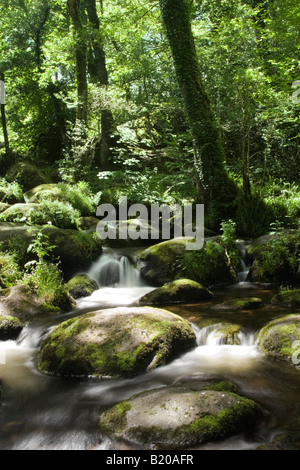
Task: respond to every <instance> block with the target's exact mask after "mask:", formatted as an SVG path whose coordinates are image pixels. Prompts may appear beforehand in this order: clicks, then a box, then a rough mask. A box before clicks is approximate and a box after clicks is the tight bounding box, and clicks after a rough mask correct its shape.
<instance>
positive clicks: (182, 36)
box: [160, 0, 235, 224]
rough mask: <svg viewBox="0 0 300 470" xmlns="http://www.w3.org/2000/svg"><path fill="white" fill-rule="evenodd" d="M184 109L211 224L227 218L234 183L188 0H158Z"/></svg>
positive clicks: (200, 197)
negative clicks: (202, 68) (204, 77)
mask: <svg viewBox="0 0 300 470" xmlns="http://www.w3.org/2000/svg"><path fill="white" fill-rule="evenodd" d="M160 8H161V13H162V18H163V23H164V26H165V29H166V34H167V38H168V41H169V45H170V48H171V51H172V56H173V60H174V65H175V70H176V75H177V80H178V83H179V87H180V90H181V94H182V99H183V104H184V108H185V112H186V115H187V118H188V121H189V125H190V128H191V131H192V134H193V139H194V163H195V170H196V176H197V187H198V202H199V203H203V204H205V213H206V216H207V219H208V220H209V221H210V224H211V223H213V221H214V223H216V222H218V223H219V222H220V220H221V219H223V218H224V219H225V218H228V215H229V213H230V209H232V207H230V206H232V205H233V201H234V199H235V186H234V184H233V183H232V182H231V181H230V179H229V177H228V174H227V172H226V170H225V166H224V161H225V152H224V148H223V145H222V142H221V138H220V132H219V126H218V123H217V121H216V119H215V116H214V114H213V112H212V109H211V106H210V102H209V99H208V95H207V93H206V91H205V89H204V86H203V81H202V77H201V73H200V68H199V63H198V58H197V52H196V47H195V42H194V37H193V33H192V28H191V19H190V7H189V3H188V1H187V0H160Z"/></svg>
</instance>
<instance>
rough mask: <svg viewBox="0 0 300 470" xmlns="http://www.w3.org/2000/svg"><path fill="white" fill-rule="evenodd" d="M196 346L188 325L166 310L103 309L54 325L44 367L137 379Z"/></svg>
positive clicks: (45, 349)
mask: <svg viewBox="0 0 300 470" xmlns="http://www.w3.org/2000/svg"><path fill="white" fill-rule="evenodd" d="M195 345H196V338H195V334H194V332H193V330H192V328H191V326H190V324H189V322H187V321H185V320H183V319H182V318H180V317H179V316H177V315H175V314H172V313H170V312H168V311H167V310H162V309H157V308H151V307H135V308H134V307H127V308H126V307H120V308H112V309H106V310H98V311H96V312H92V313H87V314H84V315H81V316H80V317H76V318H73V319H70V320H67V321H66V322H63V323H62V324H61V325H59V326H57V327H55V328H54V330H53V331H52V332H51V333H50V334H49V335H48V336H47V337H46V338H45V340H44V342H43V344H42V346H41V351H40V355H39V368H40V370H42V371H44V372H47V373H50V374H58V375H64V376H73V375H74V376H80V375H84V376H87V375H95V376H100V377H122V376H134V375H137V374H139V373H143V372H146V371H148V370H152V369H154V368H156V367H158V366H161V365H164V364H166V363H168V362H169V361H171V360H172V359H174V358H175V357H177V356H178V355H180V354H182V353H183V352H185V351H187V350H189V349H190V348H192V347H194V346H195Z"/></svg>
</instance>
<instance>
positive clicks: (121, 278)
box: [88, 252, 143, 287]
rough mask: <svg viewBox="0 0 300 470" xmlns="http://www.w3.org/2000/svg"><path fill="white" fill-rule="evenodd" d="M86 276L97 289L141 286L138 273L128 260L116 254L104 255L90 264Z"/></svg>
mask: <svg viewBox="0 0 300 470" xmlns="http://www.w3.org/2000/svg"><path fill="white" fill-rule="evenodd" d="M88 275H89V276H90V277H91V278H92V279H95V280H96V281H97V282H98V285H99V287H112V286H114V287H139V286H142V285H143V282H142V280H141V277H140V273H139V271H138V270H137V269H136V268H135V267H134V266H133V265H132V264H131V262H130V260H129V258H128V257H127V256H124V255H122V254H118V253H113V252H112V253H104V254H102V255H101V256H100V258H99V259H98V260H97V261H96V262H95V263H93V264H92V266H91V268H90V270H89V271H88Z"/></svg>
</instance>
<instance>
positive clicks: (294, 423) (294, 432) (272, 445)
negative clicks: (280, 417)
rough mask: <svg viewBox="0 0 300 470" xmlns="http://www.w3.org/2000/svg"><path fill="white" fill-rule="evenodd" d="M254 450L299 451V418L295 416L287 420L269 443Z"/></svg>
mask: <svg viewBox="0 0 300 470" xmlns="http://www.w3.org/2000/svg"><path fill="white" fill-rule="evenodd" d="M255 450H300V417H299V413H298V416H297V415H296V416H295V417H293V418H292V419H291V420H289V421H288V422H287V423H286V424H285V425H284V427H283V429H282V432H281V433H280V434H278V435H277V436H276V437H275V438H274V439H272V441H271V442H268V443H267V444H263V445H261V446H258V447H256V448H255Z"/></svg>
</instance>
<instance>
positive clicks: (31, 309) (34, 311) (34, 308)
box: [0, 285, 44, 321]
mask: <svg viewBox="0 0 300 470" xmlns="http://www.w3.org/2000/svg"><path fill="white" fill-rule="evenodd" d="M43 303H44V301H43V300H41V299H39V298H38V297H37V296H36V295H34V294H33V292H32V291H31V289H30V288H29V287H28V286H25V285H17V286H12V287H9V288H7V289H1V290H0V315H4V316H13V317H18V318H19V319H20V320H22V321H26V320H28V319H30V318H32V317H33V316H35V315H38V314H39V313H41V311H42V306H43Z"/></svg>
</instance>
